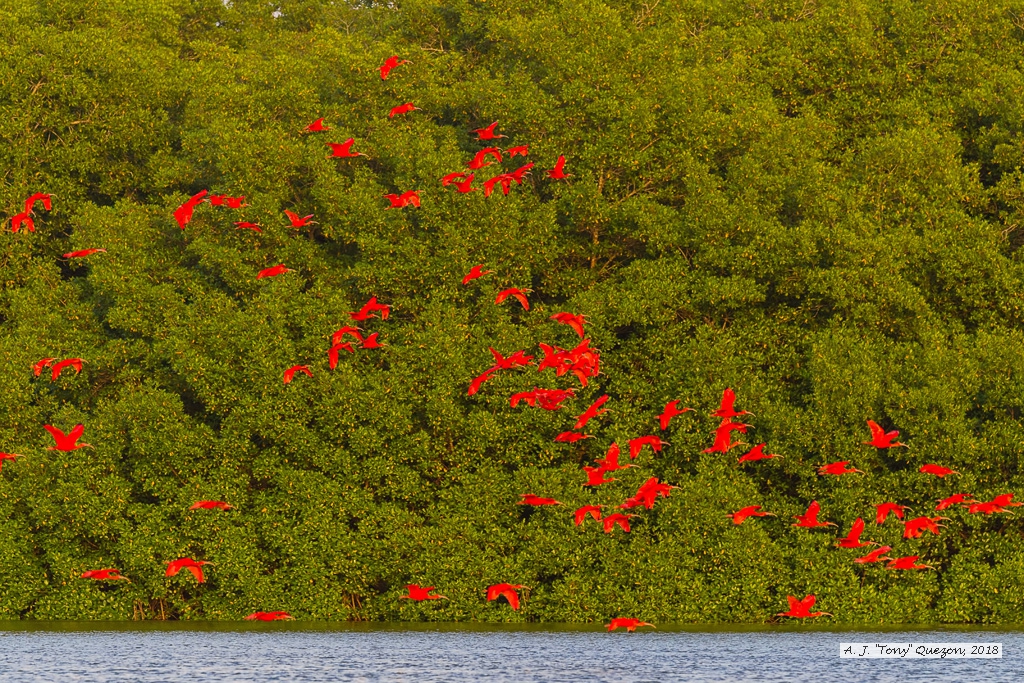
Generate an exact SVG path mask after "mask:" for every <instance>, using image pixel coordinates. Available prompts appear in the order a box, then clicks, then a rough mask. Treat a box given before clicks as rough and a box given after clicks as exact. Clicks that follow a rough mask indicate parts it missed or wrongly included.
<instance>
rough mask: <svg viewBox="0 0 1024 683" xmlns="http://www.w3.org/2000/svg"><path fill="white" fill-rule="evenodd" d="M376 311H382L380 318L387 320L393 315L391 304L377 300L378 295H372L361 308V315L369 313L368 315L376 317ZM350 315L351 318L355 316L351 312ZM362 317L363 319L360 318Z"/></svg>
mask: <svg viewBox="0 0 1024 683" xmlns="http://www.w3.org/2000/svg"><path fill="white" fill-rule="evenodd" d="M374 311H380V319H381V320H387V319H388V316H389V315H391V306H389V305H388V304H382V303H379V302H378V301H377V297H376V296H371V297H370V298H369V300H368V301H367V302H366V303H365V304H363V307H362V308H360V309H359V314H360V315H367V314H368V315H367V317H370V318H373V317H374V316H373V312H374ZM349 317H350V318H352V317H353V316H352V314H351V313H350V314H349ZM360 319H362V318H360Z"/></svg>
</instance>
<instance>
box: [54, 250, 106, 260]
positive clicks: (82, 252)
mask: <svg viewBox="0 0 1024 683" xmlns="http://www.w3.org/2000/svg"><path fill="white" fill-rule="evenodd" d="M106 251H107V250H106V249H79V250H78V251H69V252H68V253H66V254H63V257H64V258H68V259H71V258H85V257H86V256H92V255H93V254H98V253H100V252H103V253H106Z"/></svg>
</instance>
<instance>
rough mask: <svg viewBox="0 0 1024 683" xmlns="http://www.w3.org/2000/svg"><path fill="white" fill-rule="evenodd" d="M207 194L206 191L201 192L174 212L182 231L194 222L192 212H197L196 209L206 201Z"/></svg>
mask: <svg viewBox="0 0 1024 683" xmlns="http://www.w3.org/2000/svg"><path fill="white" fill-rule="evenodd" d="M206 193H207V191H206V190H200V191H199V192H197V193H196V194H194V195H192V196H191V197H190V198H189V199H187V200H186V201H185V203H184V204H182V205H181V206H179V207H178V208H177V209H175V210H174V220H176V221H177V222H178V225H179V226H180V227H181V229H182V230H184V229H185V226H186V225H188V223H189V221H191V220H192V212H193V211H195V209H196V207H197V206H199V205H200V204H202V203H203V202H205V201H206V199H205V197H206Z"/></svg>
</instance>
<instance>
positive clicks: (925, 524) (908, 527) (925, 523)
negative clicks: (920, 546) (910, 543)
mask: <svg viewBox="0 0 1024 683" xmlns="http://www.w3.org/2000/svg"><path fill="white" fill-rule="evenodd" d="M940 520H948V518H947V517H915V518H914V519H908V520H907V521H906V522H904V523H903V538H921V534H922V533H924V532H925V531H930V532H932V533H933V534H935V535H936V536H938V535H939V527H941V526H943V525H942V524H939V521H940Z"/></svg>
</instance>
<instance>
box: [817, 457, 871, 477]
mask: <svg viewBox="0 0 1024 683" xmlns="http://www.w3.org/2000/svg"><path fill="white" fill-rule="evenodd" d="M849 464H850V461H849V460H840V461H839V462H830V463H829V464H827V465H822V466H821V467H819V468H818V474H819V475H821V476H824V475H826V474H832V475H835V476H837V477H840V476H842V475H844V474H864V473H863V472H861V471H860V470H858V469H857V468H856V467H851V468H849V469H847V468H846V466H847V465H849Z"/></svg>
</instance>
